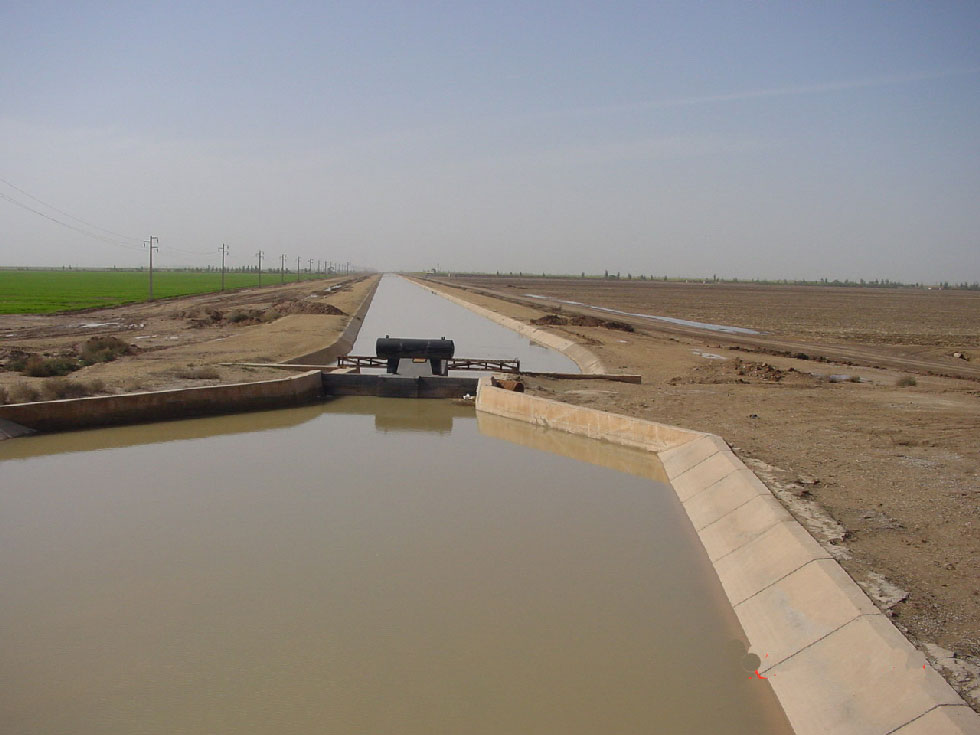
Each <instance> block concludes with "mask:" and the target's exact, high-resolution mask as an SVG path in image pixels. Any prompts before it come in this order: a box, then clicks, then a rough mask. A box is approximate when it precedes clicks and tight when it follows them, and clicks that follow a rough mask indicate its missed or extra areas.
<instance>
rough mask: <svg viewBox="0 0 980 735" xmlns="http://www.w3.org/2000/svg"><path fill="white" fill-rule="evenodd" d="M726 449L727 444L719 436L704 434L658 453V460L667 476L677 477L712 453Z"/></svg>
mask: <svg viewBox="0 0 980 735" xmlns="http://www.w3.org/2000/svg"><path fill="white" fill-rule="evenodd" d="M722 451H728V444H726V443H725V440H724V439H722V438H721V437H720V436H714V435H705V436H702V437H700V438H699V439H695V440H693V441H690V442H688V443H687V444H682V445H681V446H679V447H675V448H674V449H668V450H666V451H664V452H661V453H660V462H661V464H663V466H664V469H665V470H667V476H668V477H677V476H678V475H682V474H683V473H685V472H687V471H688V470H689V469H691V468H692V467H694V466H695V465H696V464H700V463H701V462H703V461H704V460H706V459H707V458H708V457H710V456H711V455H712V454H717V453H718V452H722Z"/></svg>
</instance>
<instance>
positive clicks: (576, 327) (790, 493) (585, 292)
mask: <svg viewBox="0 0 980 735" xmlns="http://www.w3.org/2000/svg"><path fill="white" fill-rule="evenodd" d="M442 285H443V286H444V287H447V290H452V291H453V292H454V293H455V294H456V295H457V296H460V297H462V298H465V299H468V300H470V301H473V302H475V303H479V304H480V305H482V306H485V307H487V308H490V309H493V310H495V311H498V312H500V313H504V314H507V315H509V316H512V317H515V318H517V319H521V320H524V321H528V322H530V321H532V320H536V319H539V320H540V319H542V317H544V320H543V321H544V323H545V324H547V323H548V322H552V324H551V325H550V326H546V327H545V328H547V329H550V330H553V331H556V332H557V333H559V334H561V335H563V336H565V337H568V338H571V339H574V340H576V341H578V342H579V343H581V344H583V345H587V346H588V347H589V349H591V350H592V351H593V352H595V353H596V354H597V355H598V356H599V357H600V358H601V359H602V360H603V362H604V363H605V364H606V365H607V367H608V368H609V370H610V371H612V372H627V373H639V374H640V375H642V378H643V383H642V384H640V385H632V384H624V383H613V382H608V383H597V382H596V381H575V380H551V379H542V378H529V379H528V380H527V384H528V390H529V391H531V392H533V393H536V394H539V395H544V396H547V397H549V398H554V399H558V400H562V401H567V402H569V403H574V404H577V405H586V406H590V407H593V408H597V409H601V410H607V411H613V412H616V413H622V414H627V415H631V416H638V417H641V418H646V419H650V420H653V421H658V422H662V423H667V424H675V425H679V426H684V427H687V428H691V429H696V430H700V431H706V432H711V433H714V434H718V435H720V436H722V437H724V438H725V439H726V440H727V441H728V442H729V443H730V444H731V445H732V446H733V449H734V451H735V452H736V453H737V454H738V455H739V456H740V457H741V459H742V460H743V461H744V462H745V463H746V464H747V465H748V466H749V467H751V468H752V469H753V470H754V471H755V472H756V473H757V474H758V475H759V477H760V478H761V479H762V480H763V481H764V482H765V483H766V484H767V485H768V486H769V487H770V489H771V490H772V491H773V492H774V494H775V495H776V496H777V497H778V498H780V499H781V501H782V502H783V503H784V504H785V505H786V506H787V507H788V508H789V510H790V511H791V512H792V513H793V514H794V515H795V516H796V517H797V518H798V519H800V520H801V522H803V523H804V525H805V526H807V528H809V529H810V531H811V533H813V534H814V536H815V537H816V538H817V539H818V540H819V541H821V543H823V544H824V545H825V546H826V547H827V548H828V549H830V550H831V552H832V553H833V554H834V556H835V557H836V558H837V559H838V560H839V561H840V563H841V564H842V565H843V567H844V568H845V569H846V570H847V571H848V573H849V574H850V575H851V576H852V577H853V578H854V579H855V581H857V582H858V583H859V584H861V585H862V586H863V587H864V588H865V589H866V590H867V591H868V592H869V593H870V594H871V596H872V598H873V599H875V601H876V603H877V604H878V605H879V607H881V608H882V609H883V610H884V611H885V612H886V613H887V614H888V615H889V616H891V618H892V619H893V620H894V622H895V623H896V624H897V625H898V626H899V628H900V629H901V630H903V631H904V632H905V633H906V635H908V636H909V637H910V639H911V640H913V642H916V643H917V644H918V645H919V646H920V647H921V648H923V649H924V650H925V651H926V653H927V654H928V655H930V657H931V658H932V660H933V661H934V662H935V663H937V666H938V667H939V668H940V670H941V671H943V673H944V674H946V676H947V678H948V679H949V680H950V681H951V683H953V684H954V686H956V687H957V688H958V689H959V690H960V692H961V693H963V694H964V695H965V697H966V698H967V699H968V701H970V702H971V704H972V705H973V706H974V707H975V708H976V707H977V706H978V701H980V700H978V696H977V695H978V694H980V680H978V678H977V675H976V674H977V669H976V668H973V667H975V666H976V665H980V382H978V381H977V378H978V377H980V371H978V368H980V293H975V292H964V291H917V290H899V289H887V290H872V289H857V288H853V289H838V288H822V287H813V288H805V287H802V288H801V287H761V286H736V285H726V286H715V285H702V284H662V283H656V282H649V281H648V282H637V281H632V282H631V281H625V280H621V281H587V282H584V283H583V282H582V281H580V280H577V279H567V280H560V279H506V278H474V279H451V280H445V281H442ZM526 294H534V295H536V296H549V297H552V299H562V300H565V301H578V302H581V303H584V304H591V305H596V306H602V307H605V308H607V309H615V310H618V311H623V312H628V313H631V314H637V313H643V314H653V315H660V316H670V317H674V318H679V319H686V320H693V321H698V322H708V323H712V324H720V325H728V326H738V327H747V328H751V329H755V330H757V331H759V332H763V333H762V334H758V335H744V334H726V333H719V332H712V331H709V330H706V329H697V328H692V327H685V326H678V325H675V324H670V323H665V322H659V321H655V320H651V319H644V318H639V317H630V316H623V315H618V314H616V315H611V314H610V313H609V312H603V311H594V310H590V309H587V308H584V307H576V306H571V305H569V304H561V303H559V302H558V301H555V300H551V301H549V300H545V299H541V298H530V297H528V296H526ZM581 316H586V317H592V322H591V323H595V322H599V326H587V325H588V324H590V322H589V321H588V320H581V319H576V317H581ZM555 317H559V318H558V319H556V318H555ZM610 319H614V320H615V321H617V322H625V323H626V324H628V325H629V326H631V327H632V328H633V329H634V331H633V332H626V331H624V330H623V329H622V327H619V326H617V325H615V324H613V325H610V324H607V323H603V322H605V321H607V320H610ZM555 322H558V323H557V324H556V323H555ZM576 322H577V323H576ZM953 353H959V354H960V355H961V357H954V356H953ZM793 355H798V357H793ZM804 357H805V358H806V359H802V358H804ZM953 376H955V377H953ZM911 378H914V382H915V384H914V385H905V386H899V385H898V383H900V382H904V383H910V382H913V381H912V380H911ZM903 379H904V380H903Z"/></svg>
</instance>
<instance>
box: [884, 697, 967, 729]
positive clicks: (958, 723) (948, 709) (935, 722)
mask: <svg viewBox="0 0 980 735" xmlns="http://www.w3.org/2000/svg"><path fill="white" fill-rule="evenodd" d="M894 735H980V715H978V714H977V713H976V712H974V711H973V710H972V709H970V708H969V707H968V706H967V705H965V704H957V705H942V706H939V707H936V709H934V710H932V711H930V712H927V713H926V714H924V715H922V717H919V718H918V719H915V720H912V722H910V723H909V724H907V725H905V726H904V727H900V728H898V729H897V730H895V733H894Z"/></svg>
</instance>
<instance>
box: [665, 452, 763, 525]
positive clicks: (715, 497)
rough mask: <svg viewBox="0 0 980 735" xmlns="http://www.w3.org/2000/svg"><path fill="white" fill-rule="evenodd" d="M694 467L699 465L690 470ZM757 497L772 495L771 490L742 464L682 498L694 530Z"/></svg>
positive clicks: (695, 470)
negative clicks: (701, 489)
mask: <svg viewBox="0 0 980 735" xmlns="http://www.w3.org/2000/svg"><path fill="white" fill-rule="evenodd" d="M713 460H714V458H712V459H709V460H706V462H705V464H706V463H707V462H711V461H713ZM699 467H700V465H699ZM697 471H698V468H697V467H695V468H694V469H693V470H691V471H690V472H697ZM690 472H689V473H688V474H690ZM759 497H763V498H771V497H772V493H770V492H769V488H767V487H766V486H765V485H763V484H762V482H761V481H760V480H759V478H758V477H756V476H755V475H753V474H752V472H751V471H750V470H748V469H745V468H744V465H743V468H742V469H738V470H735V471H734V472H730V473H729V474H728V475H726V476H725V477H723V478H722V479H720V480H718V482H716V483H714V484H713V485H709V486H708V487H707V489H705V490H704V491H702V492H699V493H695V494H694V495H693V496H691V497H690V498H688V499H687V500H686V501H683V502H684V510H686V511H687V516H688V518H690V519H691V523H692V524H694V528H695V530H697V531H701V530H702V529H703V528H705V527H706V526H710V525H711V524H712V523H715V522H716V521H719V520H720V519H722V518H724V517H725V516H727V515H728V514H729V513H732V512H733V511H735V510H737V509H738V508H740V507H741V506H743V505H745V504H747V503H749V502H750V501H752V500H754V499H755V498H759Z"/></svg>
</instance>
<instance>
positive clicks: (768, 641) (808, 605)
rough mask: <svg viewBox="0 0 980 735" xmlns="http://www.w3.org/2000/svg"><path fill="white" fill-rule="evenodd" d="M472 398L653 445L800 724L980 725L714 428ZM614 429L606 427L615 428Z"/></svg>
mask: <svg viewBox="0 0 980 735" xmlns="http://www.w3.org/2000/svg"><path fill="white" fill-rule="evenodd" d="M476 408H477V410H478V411H485V412H487V413H494V414H497V415H501V416H505V417H507V418H512V419H516V420H520V421H525V422H528V423H532V424H538V425H542V426H550V427H552V428H557V429H561V430H563V431H568V432H570V433H574V434H582V435H585V436H588V437H591V438H599V439H604V440H606V441H610V442H613V443H616V444H625V445H627V446H634V447H641V446H642V438H643V437H644V436H653V437H659V438H660V441H652V442H648V443H647V445H646V446H645V447H643V448H645V449H647V451H650V452H652V453H654V454H656V455H657V456H658V458H659V459H660V461H661V462H662V464H663V466H664V469H665V470H666V473H667V477H668V478H669V480H670V482H671V485H672V486H674V489H675V491H676V492H677V494H678V498H679V499H680V500H681V504H682V505H683V506H684V509H685V511H686V512H687V514H688V517H689V519H690V520H691V523H692V525H693V526H694V528H695V530H696V532H697V534H698V537H699V538H700V539H701V542H702V545H703V546H704V548H705V551H706V552H707V554H708V558H709V559H710V560H711V563H712V565H713V566H714V569H715V572H716V573H717V575H718V579H719V581H720V582H721V585H722V588H723V589H724V590H725V594H726V596H727V597H728V600H729V603H730V604H731V605H732V608H733V609H734V611H735V613H736V615H737V616H738V619H739V621H740V622H741V624H742V628H743V630H744V631H745V634H746V637H747V638H748V641H749V644H750V647H751V649H752V650H753V651H754V652H756V653H757V655H759V656H760V658H761V660H762V662H761V664H760V673H761V674H764V675H765V676H766V677H767V678H768V679H769V682H770V684H771V685H772V687H773V691H774V692H775V693H776V696H777V697H778V699H779V701H780V704H781V705H782V707H783V710H784V711H785V713H786V715H787V717H788V718H789V720H790V723H791V724H792V726H793V728H794V731H795V732H796V733H797V734H798V735H810V734H811V733H812V734H813V735H817V733H821V734H823V733H831V734H833V735H836V734H838V733H839V734H840V735H844V734H845V733H847V734H850V733H874V734H875V735H890V733H899V732H901V733H905V734H906V735H918V734H919V733H929V734H930V735H947V734H948V735H964V734H966V733H969V734H971V735H980V716H978V715H977V713H975V712H974V711H973V710H972V709H971V708H970V707H969V706H968V705H967V704H966V703H965V702H964V701H963V700H962V699H961V698H960V696H959V695H958V694H957V693H956V691H955V690H954V689H953V688H952V687H951V686H950V685H949V684H948V683H947V682H946V680H945V679H943V678H942V677H941V676H940V675H939V674H938V673H937V672H936V671H935V670H934V669H933V668H932V667H931V666H928V665H927V664H926V659H925V656H924V655H923V654H922V653H920V652H919V651H918V650H917V649H916V648H915V647H914V646H913V645H912V644H911V643H910V642H909V641H908V640H907V639H906V638H905V637H904V636H903V635H902V634H901V633H900V632H899V631H898V629H897V628H896V627H895V626H894V624H893V623H892V622H891V621H890V620H889V619H888V618H887V617H886V616H885V615H883V614H882V613H881V612H880V611H879V610H878V609H877V608H876V607H875V605H874V603H873V602H872V601H871V600H870V599H869V598H868V596H867V595H866V594H865V593H864V591H863V590H861V588H860V587H858V586H857V584H856V583H855V582H854V580H852V579H851V578H850V576H848V574H847V572H845V571H844V569H843V568H842V567H841V566H840V565H839V564H838V563H837V562H836V561H835V560H834V559H833V558H832V557H831V556H830V554H829V553H828V552H827V551H826V550H825V549H824V548H823V547H822V546H820V544H819V543H817V541H816V540H815V539H814V538H813V537H812V536H811V535H810V534H809V532H808V531H807V530H806V529H805V528H803V526H802V525H800V524H799V523H798V522H797V521H796V520H795V519H794V518H793V517H792V516H791V515H790V514H789V513H788V512H787V511H786V509H785V508H784V507H783V506H782V504H781V503H780V502H779V501H778V500H777V499H776V498H775V497H774V496H773V495H772V493H771V492H770V491H769V489H768V488H767V487H766V486H765V484H763V483H762V482H761V481H760V480H759V479H758V478H757V477H756V476H755V474H754V473H753V472H752V471H751V470H749V469H748V468H747V467H746V466H745V465H744V464H743V463H742V462H741V460H739V459H738V457H736V456H735V455H734V453H733V452H732V451H731V449H730V448H729V447H728V445H727V443H725V441H724V440H723V439H722V438H721V437H718V436H716V435H713V434H703V433H699V432H694V431H690V430H687V429H682V428H680V427H673V426H667V425H664V424H660V425H658V426H659V427H661V429H662V430H663V431H661V432H660V433H658V432H656V431H651V430H650V429H649V428H648V427H644V428H645V429H646V430H643V431H632V432H629V431H626V432H624V431H622V427H623V426H625V425H627V424H629V423H634V422H635V423H640V424H655V422H649V421H645V420H643V419H635V418H632V417H628V416H620V415H617V414H607V418H605V419H601V418H600V417H598V416H597V415H596V414H603V413H606V412H601V411H597V410H596V409H591V408H584V407H579V406H573V405H571V404H564V403H561V402H559V401H554V400H552V399H548V398H542V397H539V396H532V395H528V394H526V393H512V392H510V391H506V390H502V389H500V388H494V387H493V386H492V385H490V381H489V380H488V379H481V381H480V383H479V386H478V390H477V400H476ZM617 427H618V428H619V429H620V430H619V431H616V430H615V429H616V428H617Z"/></svg>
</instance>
